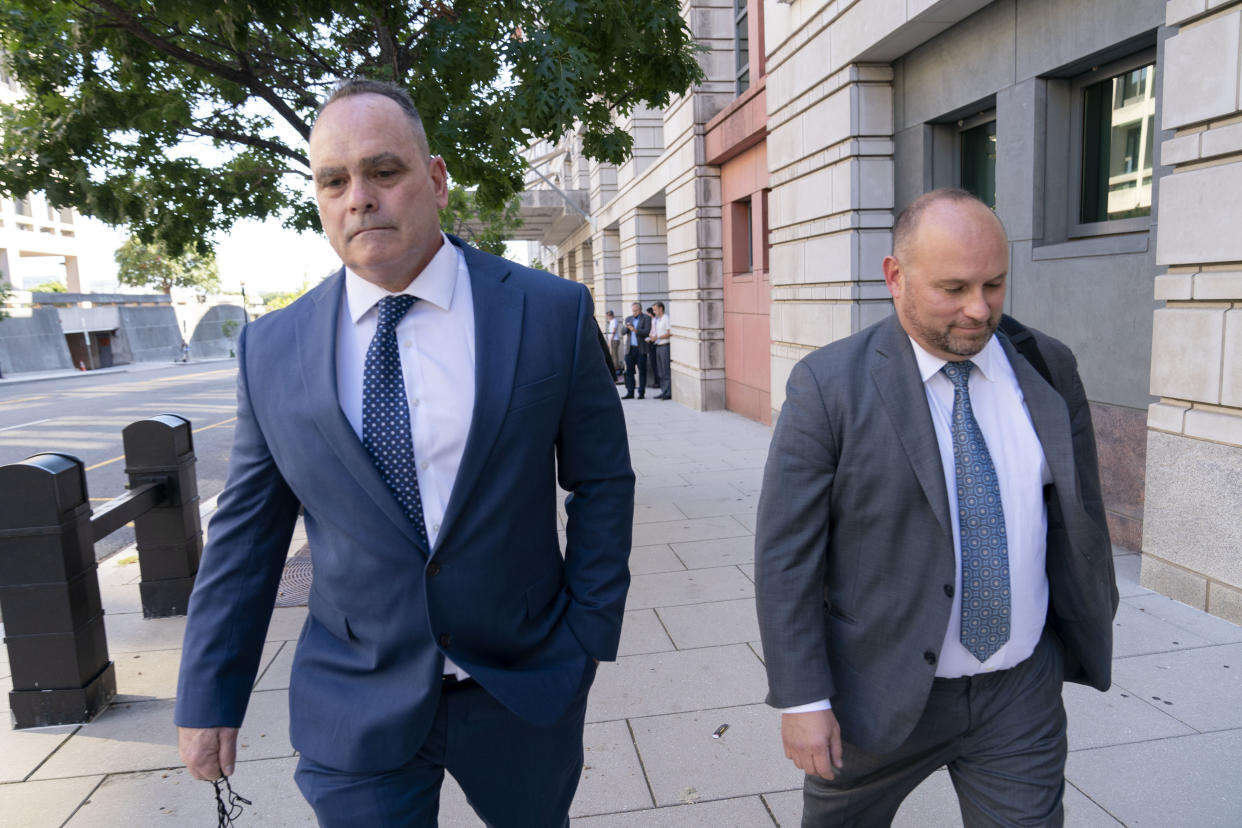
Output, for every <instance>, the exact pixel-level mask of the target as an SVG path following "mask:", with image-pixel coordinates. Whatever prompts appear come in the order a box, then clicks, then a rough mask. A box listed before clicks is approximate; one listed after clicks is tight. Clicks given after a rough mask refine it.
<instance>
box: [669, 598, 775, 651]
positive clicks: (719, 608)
mask: <svg viewBox="0 0 1242 828" xmlns="http://www.w3.org/2000/svg"><path fill="white" fill-rule="evenodd" d="M656 614H657V615H659V616H660V620H661V621H662V622H663V623H664V628H665V629H666V630H668V634H669V636H670V637H671V638H672V639H673V643H674V644H675V645H677V649H679V650H689V649H693V648H697V647H716V646H720V645H721V644H745V643H746V642H747V641H754V640H756V639H757V638H759V618H758V617H757V616H756V615H755V601H754V599H753V598H742V599H739V600H734V601H714V602H710V603H705V604H682V605H680V606H675V607H661V608H659V609H657V610H656Z"/></svg>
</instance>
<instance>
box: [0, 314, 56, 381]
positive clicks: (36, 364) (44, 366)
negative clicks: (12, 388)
mask: <svg viewBox="0 0 1242 828" xmlns="http://www.w3.org/2000/svg"><path fill="white" fill-rule="evenodd" d="M72 367H73V363H72V362H71V361H70V359H69V346H68V345H66V344H65V334H64V332H63V331H62V330H61V327H60V315H59V314H58V313H57V312H56V308H35V309H33V310H31V311H30V315H29V316H25V315H22V316H13V317H10V318H9V319H3V320H0V372H3V373H4V374H6V375H7V374H20V373H22V372H25V371H56V370H59V369H64V368H72Z"/></svg>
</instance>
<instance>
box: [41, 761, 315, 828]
mask: <svg viewBox="0 0 1242 828" xmlns="http://www.w3.org/2000/svg"><path fill="white" fill-rule="evenodd" d="M296 765H297V759H296V758H281V759H261V760H257V761H247V762H238V763H237V770H236V772H235V773H234V774H233V776H232V778H231V779H230V784H232V785H233V792H234V793H236V794H239V795H241V796H243V797H245V798H246V799H249V800H250V801H251V804H250V805H245V806H243V808H244V810H243V812H242V814H241V815H240V816H239V817H238V821H237V825H238V826H239V828H244V826H247V825H253V826H262V828H294V826H297V828H304V826H313V825H314V824H315V817H314V813H313V812H312V811H311V809H310V806H309V805H307V804H306V800H305V799H303V798H302V794H301V792H300V791H299V790H298V789H297V785H295V784H294V782H293V769H294V767H295V766H296ZM40 784H51V783H40ZM215 824H216V800H215V791H214V790H213V789H212V786H211V784H210V783H208V782H204V781H202V780H198V779H194V778H192V777H191V776H190V774H189V772H188V771H186V770H185V769H184V768H170V769H167V770H160V771H145V772H141V773H122V774H114V775H111V776H109V777H107V778H106V779H105V780H104V781H103V784H101V785H99V787H98V788H97V789H96V790H95V791H94V792H93V793H92V794H91V795H90V800H89V802H87V803H86V804H84V805H83V806H82V807H81V808H80V809H79V810H78V812H77V813H76V814H74V816H73V819H71V820H69V822H68V823H67V824H66V828H118V826H124V828H170V826H209V825H215Z"/></svg>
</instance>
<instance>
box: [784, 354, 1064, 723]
mask: <svg viewBox="0 0 1242 828" xmlns="http://www.w3.org/2000/svg"><path fill="white" fill-rule="evenodd" d="M910 344H911V345H912V346H914V357H915V360H916V361H917V363H918V368H919V375H920V376H921V377H922V379H923V390H924V391H925V392H926V395H927V405H928V408H929V409H930V411H931V418H932V425H933V426H934V427H935V429H936V442H937V443H938V444H939V448H940V465H941V467H942V468H943V470H944V482H945V487H946V488H947V489H948V494H949V516H950V518H951V520H952V523H953V525H952V532H953V557H954V560H955V562H956V572H955V574H954V591H953V608H952V611H951V612H950V614H949V626H948V627H947V628H946V629H945V633H944V643H943V644H942V645H941V647H940V658H939V659H938V660H937V661H936V676H937V677H939V678H958V677H961V676H972V675H976V674H978V673H986V672H991V671H993V670H1006V669H1008V668H1010V667H1015V666H1017V665H1018V664H1020V663H1021V662H1022V661H1024V660H1026V659H1027V658H1028V657H1030V655H1031V653H1033V652H1034V651H1035V645H1036V644H1038V643H1039V638H1040V636H1041V635H1042V634H1043V629H1044V621H1045V619H1046V616H1047V611H1048V575H1047V573H1046V571H1045V569H1044V560H1045V555H1046V551H1047V537H1048V511H1047V508H1046V507H1045V506H1044V486H1045V485H1046V484H1048V483H1051V482H1052V474H1051V472H1050V471H1049V469H1048V463H1047V461H1046V459H1045V457H1044V449H1043V446H1042V445H1040V442H1039V437H1038V435H1036V433H1035V426H1034V424H1033V423H1032V422H1031V415H1030V412H1029V411H1028V410H1027V407H1026V399H1025V397H1024V396H1023V394H1022V389H1021V387H1020V386H1019V385H1018V378H1017V375H1015V374H1014V371H1013V366H1012V365H1010V364H1009V359H1008V357H1006V356H1005V350H1004V348H1002V347H1001V344H1000V342H999V341H998V340H997V338H996V337H995V336H993V337H992V338H991V339H990V340H988V344H987V345H986V346H985V347H984V348H983V350H982V351H980V352H979V353H977V354H975V355H974V356H973V357H971V362H973V363H974V364H975V367H974V370H972V371H971V372H970V383H969V389H970V405H971V409H972V411H973V412H974V415H975V421H976V422H978V424H979V430H980V431H982V432H983V439H984V441H985V442H986V443H987V445H988V454H990V455H991V457H992V465H993V466H994V467H995V468H996V478H997V482H998V483H999V485H1000V494H1001V508H1002V509H1003V510H1004V513H1005V540H1006V544H1007V546H1008V551H1009V589H1010V605H1009V606H1010V616H1009V641H1007V642H1006V643H1005V644H1004V646H1002V647H1001V648H1000V649H999V650H997V651H996V652H995V653H994V654H993V655H992V656H991V657H990V658H989V659H988V660H987V661H985V662H983V663H980V662H979V660H978V659H976V658H975V657H974V656H973V655H971V653H970V651H969V650H967V649H966V648H965V647H963V646H962V642H961V631H962V539H961V535H960V533H959V528H958V512H957V470H956V468H955V466H954V462H953V436H952V430H953V427H952V422H953V382H952V380H950V379H949V378H948V377H946V376H945V375H944V374H943V373H941V371H940V369H941V368H942V367H944V364H945V360H943V359H940V358H939V357H935V356H932V355H931V354H929V353H928V352H927V351H925V350H924V349H923V348H922V346H920V345H919V344H918V343H917V342H915V341H914V340H913V339H911V340H910ZM831 706H832V705H831V704H830V703H829V701H828V700H827V699H821V700H820V701H814V702H809V703H808V704H803V705H798V706H797V707H788V708H784V709H782V711H781V712H782V713H805V712H809V711H812V710H827V709H829V708H831Z"/></svg>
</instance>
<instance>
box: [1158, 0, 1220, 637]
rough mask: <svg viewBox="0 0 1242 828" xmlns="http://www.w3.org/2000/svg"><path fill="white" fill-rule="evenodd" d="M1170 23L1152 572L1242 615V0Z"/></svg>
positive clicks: (1205, 7)
mask: <svg viewBox="0 0 1242 828" xmlns="http://www.w3.org/2000/svg"><path fill="white" fill-rule="evenodd" d="M1209 7H1210V9H1209ZM1167 22H1168V24H1169V25H1170V26H1177V27H1179V30H1178V32H1177V33H1176V34H1175V35H1173V36H1172V37H1170V38H1169V39H1168V40H1167V41H1165V48H1164V55H1165V59H1164V67H1163V72H1164V89H1163V90H1162V97H1163V99H1162V107H1163V122H1162V126H1163V128H1164V129H1166V130H1167V129H1172V130H1176V135H1175V137H1173V138H1172V139H1170V140H1167V141H1165V142H1164V144H1163V146H1162V161H1163V163H1164V164H1165V165H1168V166H1171V167H1173V172H1172V173H1171V174H1169V175H1166V176H1165V177H1164V178H1163V179H1162V180H1161V182H1160V193H1159V202H1158V205H1157V208H1158V210H1159V217H1158V218H1159V223H1158V225H1157V228H1156V233H1157V235H1156V260H1157V263H1158V264H1161V265H1166V266H1167V267H1168V273H1167V274H1166V275H1162V276H1158V277H1157V278H1156V288H1155V291H1156V299H1158V300H1164V301H1165V302H1166V305H1165V307H1164V308H1161V309H1158V310H1157V311H1156V312H1155V316H1154V324H1153V330H1152V355H1151V393H1152V394H1154V395H1157V396H1159V397H1160V400H1159V402H1156V403H1154V404H1152V406H1151V408H1150V409H1149V411H1148V420H1147V426H1148V436H1147V495H1146V498H1147V499H1146V506H1145V509H1144V515H1143V564H1142V576H1141V579H1142V584H1143V586H1146V587H1149V588H1151V589H1155V590H1157V591H1159V592H1162V593H1164V594H1165V595H1169V596H1171V597H1173V598H1176V599H1177V600H1179V601H1183V602H1185V603H1187V604H1190V605H1191V606H1194V607H1198V608H1200V609H1205V610H1207V611H1208V612H1210V613H1212V614H1214V615H1219V616H1221V617H1224V618H1228V619H1229V620H1231V621H1233V622H1235V623H1242V268H1240V267H1239V265H1238V262H1242V232H1239V229H1238V228H1239V217H1240V214H1242V211H1240V210H1239V202H1238V193H1239V192H1240V191H1242V130H1240V129H1239V127H1238V124H1237V122H1238V119H1239V118H1240V117H1242V99H1240V98H1239V93H1240V92H1242V88H1240V83H1239V77H1238V71H1237V65H1238V55H1239V51H1240V49H1242V2H1239V0H1233V1H1232V2H1219V1H1218V2H1210V3H1209V2H1205V0H1170V2H1169V4H1168V6H1167Z"/></svg>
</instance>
